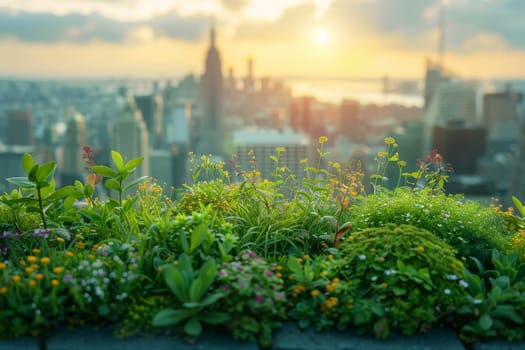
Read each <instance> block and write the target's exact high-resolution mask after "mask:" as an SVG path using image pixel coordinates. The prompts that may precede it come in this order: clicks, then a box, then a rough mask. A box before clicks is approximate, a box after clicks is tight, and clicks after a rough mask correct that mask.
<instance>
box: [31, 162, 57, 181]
mask: <svg viewBox="0 0 525 350" xmlns="http://www.w3.org/2000/svg"><path fill="white" fill-rule="evenodd" d="M56 166H57V165H56V163H55V162H47V163H44V164H42V165H41V166H40V167H39V168H38V171H37V172H36V179H37V181H39V182H40V181H50V180H51V178H52V177H53V175H55V169H56Z"/></svg>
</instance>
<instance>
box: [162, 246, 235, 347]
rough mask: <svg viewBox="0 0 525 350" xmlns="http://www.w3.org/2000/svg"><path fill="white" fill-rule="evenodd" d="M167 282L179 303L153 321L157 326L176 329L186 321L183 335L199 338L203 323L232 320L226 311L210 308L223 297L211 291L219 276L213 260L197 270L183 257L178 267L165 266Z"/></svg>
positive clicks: (189, 260) (215, 291)
mask: <svg viewBox="0 0 525 350" xmlns="http://www.w3.org/2000/svg"><path fill="white" fill-rule="evenodd" d="M162 273H163V276H164V281H165V282H166V284H167V286H168V287H169V289H170V290H171V292H172V293H173V294H174V295H175V297H176V298H177V300H178V301H179V302H180V307H179V308H177V309H164V310H162V311H161V312H159V313H158V314H157V315H155V317H154V318H153V326H155V327H173V326H177V325H179V324H180V323H182V322H184V328H183V330H184V333H185V334H187V335H188V336H190V337H193V338H197V337H199V336H200V335H201V333H202V324H201V322H204V323H208V324H212V325H219V324H223V323H225V322H226V321H228V320H229V319H230V316H229V315H228V314H227V313H225V312H220V311H211V310H210V309H211V306H212V305H213V304H215V303H216V302H217V301H218V300H219V299H220V298H223V297H224V293H223V292H222V291H217V290H212V291H209V289H210V287H211V285H212V283H213V282H214V280H215V277H216V276H217V265H216V262H215V260H214V259H209V260H207V261H206V262H205V263H204V264H203V265H202V266H201V267H200V269H198V270H196V271H195V270H194V269H193V266H192V261H191V258H190V257H189V256H188V255H186V254H184V253H183V254H181V256H180V257H179V259H178V261H177V265H166V266H164V267H163V269H162Z"/></svg>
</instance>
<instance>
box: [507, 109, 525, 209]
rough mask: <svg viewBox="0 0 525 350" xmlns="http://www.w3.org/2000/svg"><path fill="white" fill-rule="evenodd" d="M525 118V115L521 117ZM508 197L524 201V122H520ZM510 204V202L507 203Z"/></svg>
mask: <svg viewBox="0 0 525 350" xmlns="http://www.w3.org/2000/svg"><path fill="white" fill-rule="evenodd" d="M523 117H525V115H524V116H523ZM511 171H512V175H511V183H510V191H509V192H510V193H509V194H510V195H511V196H516V197H518V198H519V199H520V200H521V201H522V202H524V201H525V120H521V122H520V137H519V138H518V144H517V149H516V157H515V159H514V166H513V168H512V170H511ZM509 202H510V201H509Z"/></svg>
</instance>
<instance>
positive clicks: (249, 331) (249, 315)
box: [217, 250, 286, 346]
mask: <svg viewBox="0 0 525 350" xmlns="http://www.w3.org/2000/svg"><path fill="white" fill-rule="evenodd" d="M277 269H280V267H278V266H276V265H275V264H269V263H268V262H266V260H265V259H263V258H260V257H257V255H256V254H255V253H254V252H252V251H250V250H246V251H243V252H241V253H240V254H239V256H238V257H237V258H236V259H235V261H233V262H231V263H227V262H225V263H223V265H222V269H221V270H220V271H219V277H218V282H219V284H220V286H219V289H220V290H221V291H223V293H225V297H224V298H222V299H221V300H219V301H218V306H217V307H218V308H219V309H220V310H221V311H224V312H227V313H228V314H229V315H230V316H231V319H230V321H229V322H228V323H227V327H228V328H229V329H230V330H231V332H232V333H233V335H234V336H235V337H236V338H238V339H243V340H257V341H258V342H259V343H260V344H261V345H263V346H269V345H270V344H271V342H272V329H274V328H276V327H278V326H279V325H280V321H281V320H282V319H284V318H285V315H286V314H285V304H286V296H285V294H284V291H283V290H282V289H283V280H282V278H281V277H282V276H281V273H280V272H278V271H277Z"/></svg>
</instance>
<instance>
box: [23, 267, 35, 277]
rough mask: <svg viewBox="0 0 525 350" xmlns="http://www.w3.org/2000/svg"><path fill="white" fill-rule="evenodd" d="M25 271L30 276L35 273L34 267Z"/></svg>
mask: <svg viewBox="0 0 525 350" xmlns="http://www.w3.org/2000/svg"><path fill="white" fill-rule="evenodd" d="M25 270H26V273H27V274H28V275H29V274H31V273H33V271H34V269H33V268H32V267H26V268H25Z"/></svg>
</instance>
